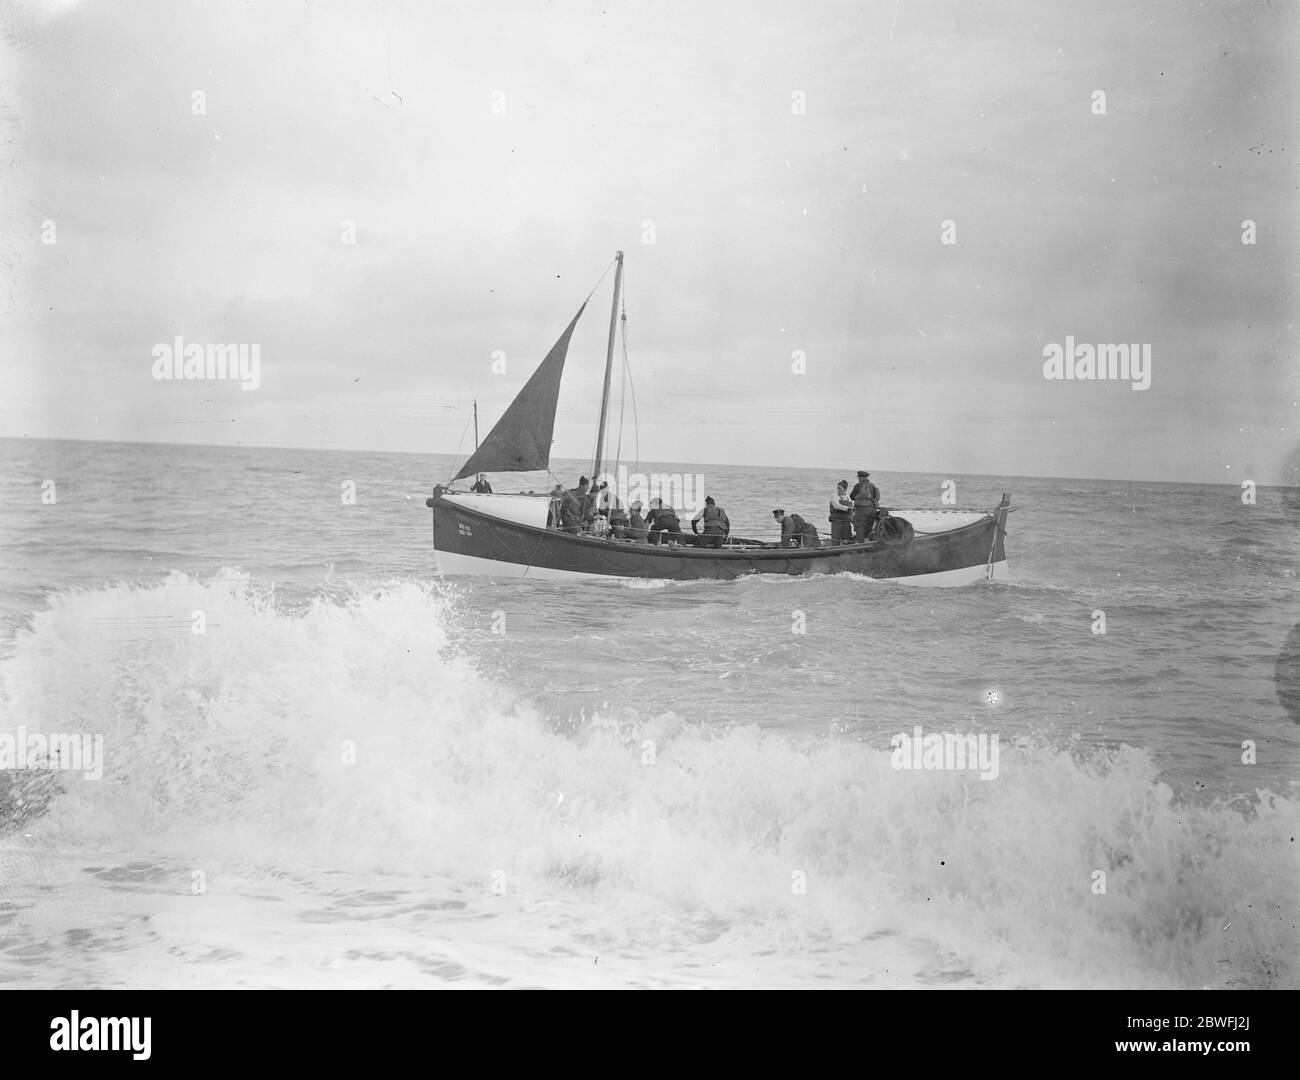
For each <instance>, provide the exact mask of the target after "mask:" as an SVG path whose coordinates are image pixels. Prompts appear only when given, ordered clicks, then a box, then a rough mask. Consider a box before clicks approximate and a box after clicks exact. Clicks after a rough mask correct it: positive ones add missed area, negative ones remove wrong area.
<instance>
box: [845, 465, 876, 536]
mask: <svg viewBox="0 0 1300 1080" xmlns="http://www.w3.org/2000/svg"><path fill="white" fill-rule="evenodd" d="M849 498H850V499H852V500H853V539H854V540H856V541H857V542H858V543H859V544H861V543H864V542H865V541H866V539H867V537H868V536H869V535H870V533H871V528H872V526H873V525H875V523H876V511H877V510H878V509H879V504H880V488H878V487H876V485H875V484H873V483H872V482H871V474H870V473H869V472H865V471H863V470H861V469H859V470H858V482H857V484H855V485H854V487H853V490H852V491H851V492H849Z"/></svg>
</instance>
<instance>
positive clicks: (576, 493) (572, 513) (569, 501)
mask: <svg viewBox="0 0 1300 1080" xmlns="http://www.w3.org/2000/svg"><path fill="white" fill-rule="evenodd" d="M589 483H590V481H589V480H588V479H587V478H586V477H585V476H582V477H579V478H578V486H577V487H576V488H570V489H569V490H568V491H566V492H565V493H564V499H563V501H561V503H560V528H561V529H563V530H564V531H565V532H567V533H580V532H582V526H583V522H584V521H586V514H587V501H588V500H587V485H588V484H589Z"/></svg>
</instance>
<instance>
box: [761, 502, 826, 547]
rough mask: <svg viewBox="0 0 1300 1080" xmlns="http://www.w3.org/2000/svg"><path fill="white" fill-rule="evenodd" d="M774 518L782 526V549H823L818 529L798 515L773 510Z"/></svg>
mask: <svg viewBox="0 0 1300 1080" xmlns="http://www.w3.org/2000/svg"><path fill="white" fill-rule="evenodd" d="M772 516H773V517H774V518H776V520H777V522H778V523H779V524H780V526H781V546H782V547H821V546H822V542H821V539H820V537H818V535H817V527H816V526H815V525H813V524H812V523H810V522H807V521H804V519H803V518H801V517H800V516H799V515H798V514H787V513H786V512H785V511H784V510H773V511H772Z"/></svg>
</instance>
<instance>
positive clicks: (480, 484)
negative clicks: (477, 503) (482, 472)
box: [470, 480, 492, 495]
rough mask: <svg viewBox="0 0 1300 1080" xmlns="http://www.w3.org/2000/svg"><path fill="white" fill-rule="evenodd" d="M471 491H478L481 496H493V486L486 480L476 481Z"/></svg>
mask: <svg viewBox="0 0 1300 1080" xmlns="http://www.w3.org/2000/svg"><path fill="white" fill-rule="evenodd" d="M470 491H476V492H478V494H480V495H491V494H492V485H491V484H489V483H488V482H487V481H486V480H475V481H474V486H473V487H471V488H470Z"/></svg>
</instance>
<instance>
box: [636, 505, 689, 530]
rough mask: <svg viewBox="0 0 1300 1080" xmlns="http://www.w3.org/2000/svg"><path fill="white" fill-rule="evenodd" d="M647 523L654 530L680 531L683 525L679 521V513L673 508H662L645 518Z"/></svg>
mask: <svg viewBox="0 0 1300 1080" xmlns="http://www.w3.org/2000/svg"><path fill="white" fill-rule="evenodd" d="M645 519H646V523H647V524H648V525H649V526H650V528H652V529H680V528H681V527H682V523H681V522H680V521H678V520H677V511H676V510H674V509H673V508H672V507H671V506H660V507H658V508H657V509H654V510H651V511H650V513H648V514H646V516H645Z"/></svg>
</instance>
